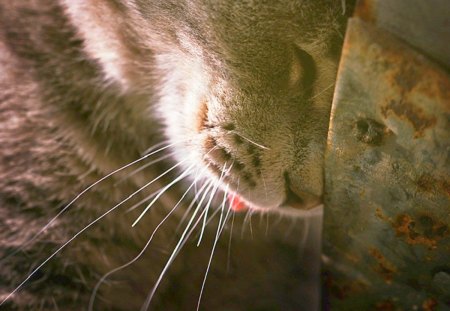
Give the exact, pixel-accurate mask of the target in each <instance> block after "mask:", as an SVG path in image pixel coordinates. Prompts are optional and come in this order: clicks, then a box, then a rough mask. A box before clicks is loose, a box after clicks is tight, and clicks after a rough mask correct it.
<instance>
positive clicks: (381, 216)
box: [375, 207, 391, 222]
mask: <svg viewBox="0 0 450 311" xmlns="http://www.w3.org/2000/svg"><path fill="white" fill-rule="evenodd" d="M375 216H377V217H378V218H380V219H381V220H384V221H386V222H390V221H391V220H390V219H389V217H387V216H386V215H384V214H383V211H382V210H381V208H379V207H377V209H376V210H375Z"/></svg>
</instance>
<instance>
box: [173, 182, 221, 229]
mask: <svg viewBox="0 0 450 311" xmlns="http://www.w3.org/2000/svg"><path fill="white" fill-rule="evenodd" d="M211 183H212V181H207V182H205V183H204V184H203V185H202V186H201V187H200V189H199V190H198V192H197V193H196V194H195V196H194V198H193V199H192V201H191V203H190V204H189V206H188V207H187V208H186V212H185V213H184V215H183V217H182V218H181V220H180V222H179V224H178V226H177V228H176V229H175V232H176V233H178V231H179V230H180V228H181V225H182V224H183V223H184V221H185V220H186V218H187V216H188V215H189V212H190V211H191V209H192V207H193V206H194V205H195V203H197V200H198V198H199V197H200V196H201V195H202V193H203V191H204V190H205V188H207V187H209V185H210V184H211ZM206 191H209V190H206Z"/></svg>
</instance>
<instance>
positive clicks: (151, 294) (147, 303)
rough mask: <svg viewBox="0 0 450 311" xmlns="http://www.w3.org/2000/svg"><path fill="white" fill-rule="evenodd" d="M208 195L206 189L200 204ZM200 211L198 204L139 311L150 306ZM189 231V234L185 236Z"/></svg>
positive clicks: (143, 310)
mask: <svg viewBox="0 0 450 311" xmlns="http://www.w3.org/2000/svg"><path fill="white" fill-rule="evenodd" d="M211 186H212V183H211V184H209V186H208V188H210V187H211ZM207 193H208V189H207V190H206V191H205V193H204V195H203V196H202V200H201V202H203V199H204V198H205V194H207ZM200 209H201V204H198V205H197V207H196V209H195V210H194V213H193V214H192V216H191V219H190V220H189V222H188V224H187V225H186V228H185V229H184V231H183V233H182V234H181V237H180V240H179V241H178V243H177V245H176V246H175V248H174V250H173V252H172V254H171V255H170V257H169V259H168V260H167V263H166V265H165V266H164V268H163V270H162V271H161V273H160V275H159V277H158V279H157V281H156V283H155V285H154V286H153V289H152V290H151V291H150V293H149V295H148V296H147V298H146V299H145V302H144V304H143V305H142V308H141V311H146V310H147V309H148V307H149V305H150V302H151V300H152V299H153V296H154V295H155V292H156V289H157V288H158V287H159V284H160V283H161V281H162V279H163V277H164V275H165V274H166V272H167V270H168V269H169V267H170V265H171V264H172V262H173V260H174V259H175V257H176V256H177V255H178V251H179V249H180V248H181V247H182V245H184V242H185V240H187V238H189V236H190V234H191V233H192V230H190V231H189V229H191V225H192V222H193V221H194V219H195V216H197V214H198V212H199V211H200ZM203 213H204V210H203V212H202V213H200V216H199V217H198V219H197V221H196V223H195V225H194V228H195V226H196V225H197V224H198V222H199V221H200V219H201V217H202V215H203ZM188 231H189V234H188V235H186V234H187V233H188Z"/></svg>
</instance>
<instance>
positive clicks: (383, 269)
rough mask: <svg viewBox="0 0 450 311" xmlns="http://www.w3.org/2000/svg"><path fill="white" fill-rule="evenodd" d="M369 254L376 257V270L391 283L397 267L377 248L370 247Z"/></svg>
mask: <svg viewBox="0 0 450 311" xmlns="http://www.w3.org/2000/svg"><path fill="white" fill-rule="evenodd" d="M369 254H370V255H371V256H372V257H374V258H375V260H376V261H377V265H376V266H375V272H377V273H379V274H380V275H381V276H382V277H383V279H384V280H385V281H386V283H389V284H390V283H391V282H392V279H393V277H394V273H396V272H397V268H396V267H395V266H394V264H392V263H391V262H390V261H389V260H387V259H386V257H384V256H383V254H381V252H380V251H379V250H377V249H376V248H370V249H369Z"/></svg>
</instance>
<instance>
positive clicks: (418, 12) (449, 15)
mask: <svg viewBox="0 0 450 311" xmlns="http://www.w3.org/2000/svg"><path fill="white" fill-rule="evenodd" d="M355 14H356V15H357V16H358V17H360V18H361V19H363V20H364V21H366V22H369V23H371V24H373V25H376V26H377V27H379V28H381V29H384V30H387V31H389V32H391V33H392V34H394V35H396V36H397V37H398V38H400V39H401V40H403V41H406V42H408V44H410V45H412V46H414V47H415V48H416V49H418V50H419V51H420V52H421V53H424V54H426V55H427V56H429V57H431V58H432V59H433V60H437V61H438V62H439V63H440V64H441V65H443V66H445V67H446V68H447V69H449V68H450V1H449V0H426V1H424V0H361V1H359V2H358V5H357V6H356V12H355Z"/></svg>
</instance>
